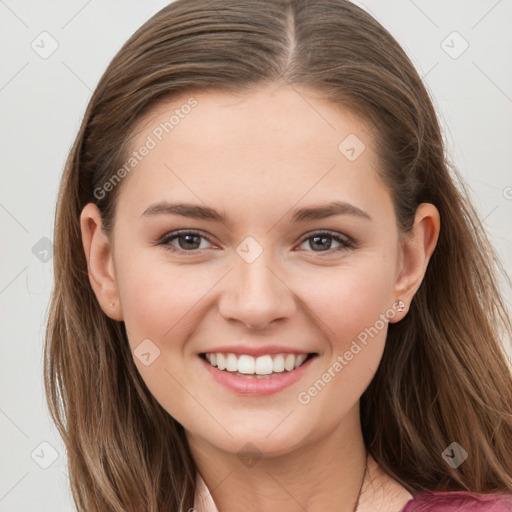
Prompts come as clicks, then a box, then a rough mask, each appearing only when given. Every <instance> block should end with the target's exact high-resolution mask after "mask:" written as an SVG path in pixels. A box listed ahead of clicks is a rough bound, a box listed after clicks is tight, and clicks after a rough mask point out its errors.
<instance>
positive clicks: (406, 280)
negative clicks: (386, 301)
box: [390, 203, 440, 322]
mask: <svg viewBox="0 0 512 512" xmlns="http://www.w3.org/2000/svg"><path fill="white" fill-rule="evenodd" d="M439 229H440V217H439V212H438V210H437V208H436V207H435V206H434V205H433V204H430V203H422V204H420V205H419V206H418V208H417V210H416V215H415V218H414V226H413V228H412V230H411V232H410V233H408V234H407V235H405V236H404V237H403V239H402V240H401V242H400V246H401V257H400V267H399V272H398V278H397V281H396V283H395V297H396V300H401V301H403V302H404V303H405V308H404V309H403V311H397V312H396V315H395V316H394V317H393V319H392V320H390V322H398V321H399V320H401V319H402V318H403V317H404V316H405V315H406V314H407V309H408V307H409V305H410V303H411V301H412V299H413V297H414V295H415V293H416V292H417V291H418V288H419V287H420V285H421V283H422V281H423V278H424V276H425V272H426V271H427V266H428V262H429V261H430V257H431V256H432V253H433V252H434V249H435V247H436V244H437V240H438V238H439ZM395 309H396V308H395Z"/></svg>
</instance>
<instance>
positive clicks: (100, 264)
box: [80, 203, 123, 321]
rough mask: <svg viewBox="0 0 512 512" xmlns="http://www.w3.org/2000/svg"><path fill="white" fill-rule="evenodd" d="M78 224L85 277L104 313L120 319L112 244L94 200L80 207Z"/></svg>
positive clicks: (121, 317)
mask: <svg viewBox="0 0 512 512" xmlns="http://www.w3.org/2000/svg"><path fill="white" fill-rule="evenodd" d="M80 228H81V231H82V243H83V247H84V252H85V258H86V259H87V271H88V274H89V281H90V283H91V286H92V289H93V290H94V293H95V295H96V298H97V299H98V302H99V304H100V306H101V309H102V310H103V311H104V312H105V314H106V315H107V316H109V317H110V318H112V319H113V320H117V321H122V320H123V315H122V310H121V304H120V301H119V293H118V290H117V284H116V279H115V273H114V259H113V252H112V245H111V242H110V241H109V239H108V237H107V236H106V235H105V234H104V233H103V231H102V223H101V215H100V211H99V209H98V207H97V206H96V205H95V204H93V203H89V204H87V205H86V206H85V207H84V209H83V210H82V213H81V214H80Z"/></svg>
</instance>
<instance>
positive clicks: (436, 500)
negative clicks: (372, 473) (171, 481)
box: [194, 473, 512, 512]
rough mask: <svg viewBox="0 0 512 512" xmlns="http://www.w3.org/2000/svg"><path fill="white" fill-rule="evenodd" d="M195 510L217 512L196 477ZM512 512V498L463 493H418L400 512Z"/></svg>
mask: <svg viewBox="0 0 512 512" xmlns="http://www.w3.org/2000/svg"><path fill="white" fill-rule="evenodd" d="M194 508H195V509H196V510H197V512H219V510H218V509H217V506H216V505H215V502H214V501H213V498H212V496H211V494H210V491H209V490H208V487H207V486H206V484H205V483H204V480H203V479H202V478H201V476H200V475H199V473H197V477H196V493H195V499H194ZM460 511H463V512H512V496H509V495H503V494H477V493H472V492H465V491H447V492H441V491H435V492H423V493H417V494H416V495H415V496H414V497H413V498H412V499H410V500H409V501H408V502H407V503H406V504H405V507H404V508H403V509H402V510H401V512H460Z"/></svg>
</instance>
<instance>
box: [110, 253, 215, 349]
mask: <svg viewBox="0 0 512 512" xmlns="http://www.w3.org/2000/svg"><path fill="white" fill-rule="evenodd" d="M118 281H119V293H120V296H121V303H122V308H123V316H124V322H125V325H126V329H127V332H128V333H129V337H130V341H131V344H136V343H138V342H140V341H141V340H142V339H145V338H149V339H152V340H155V342H156V343H157V344H158V345H159V346H160V345H161V344H162V343H164V340H170V339H176V334H177V333H178V332H182V331H183V329H184V328H185V327H186V326H187V325H188V324H190V322H192V321H193V319H194V311H195V308H197V307H200V305H201V299H202V298H204V296H205V295H207V293H208V291H209V290H210V289H211V288H212V286H213V281H214V276H212V275H211V271H210V272H208V271H207V270H206V271H205V270H198V269H195V270H193V269H191V268H185V267H180V266H176V265H170V264H165V262H162V261H161V259H160V260H159V261H155V260H152V261H144V260H142V259H141V260H140V261H138V260H136V259H133V260H132V261H130V262H126V263H125V264H122V265H120V271H119V273H118ZM195 320H196V321H197V319H195ZM168 345H169V344H168ZM167 348H174V349H177V348H179V347H178V346H177V345H176V346H174V344H170V345H169V346H167V347H166V349H167Z"/></svg>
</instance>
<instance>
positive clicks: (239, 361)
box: [206, 352, 308, 375]
mask: <svg viewBox="0 0 512 512" xmlns="http://www.w3.org/2000/svg"><path fill="white" fill-rule="evenodd" d="M307 357H308V355H307V354H275V355H272V356H271V355H266V356H259V357H252V356H249V355H246V354H243V355H240V356H237V355H236V354H222V353H220V352H217V353H213V352H212V353H207V354H206V359H207V360H208V361H209V362H210V364H211V365H212V366H216V367H217V368H218V369H219V370H226V371H228V372H236V371H238V372H240V373H245V374H247V375H251V374H252V375H268V374H270V373H272V372H274V373H281V372H284V370H286V371H288V372H290V371H292V370H294V369H295V368H298V367H299V366H300V365H301V364H302V363H303V362H304V361H305V359H306V358H307Z"/></svg>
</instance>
